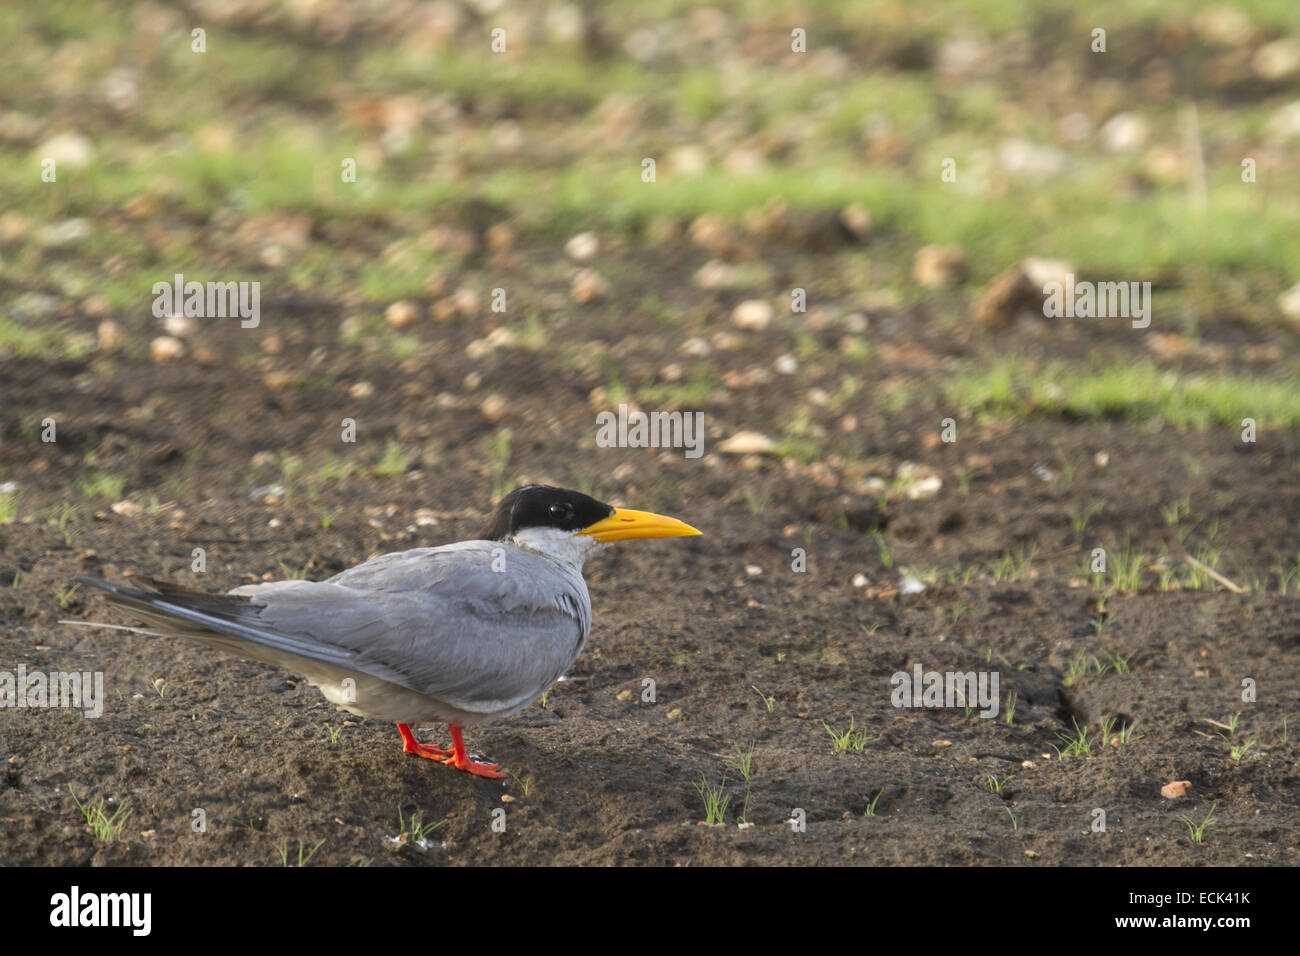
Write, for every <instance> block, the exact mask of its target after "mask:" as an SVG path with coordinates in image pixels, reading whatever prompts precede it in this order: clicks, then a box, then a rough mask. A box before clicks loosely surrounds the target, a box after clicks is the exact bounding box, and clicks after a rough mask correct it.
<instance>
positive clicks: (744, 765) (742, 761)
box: [727, 740, 754, 823]
mask: <svg viewBox="0 0 1300 956" xmlns="http://www.w3.org/2000/svg"><path fill="white" fill-rule="evenodd" d="M735 748H736V754H735V756H734V757H732V758H731V759H730V760H728V761H727V762H728V763H729V764H730V765H731V766H732V768H733V769H734V770H735V771H736V772H737V773H739V774H740V777H741V779H742V780H744V781H745V799H744V801H743V802H742V803H741V805H740V820H739V822H741V823H748V822H749V782H750V778H751V777H752V776H753V774H754V742H753V741H752V740H751V741H750V742H749V749H748V750H741V749H740V744H736V745H735Z"/></svg>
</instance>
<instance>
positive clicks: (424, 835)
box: [397, 805, 447, 846]
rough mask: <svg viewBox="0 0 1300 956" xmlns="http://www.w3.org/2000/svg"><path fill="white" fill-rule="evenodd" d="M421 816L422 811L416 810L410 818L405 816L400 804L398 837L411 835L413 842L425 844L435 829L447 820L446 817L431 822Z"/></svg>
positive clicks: (398, 809) (398, 810)
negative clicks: (425, 820)
mask: <svg viewBox="0 0 1300 956" xmlns="http://www.w3.org/2000/svg"><path fill="white" fill-rule="evenodd" d="M421 818H422V814H421V812H420V811H419V810H416V811H415V813H413V814H412V815H411V818H410V819H409V820H408V819H406V817H405V816H403V814H402V808H401V806H400V805H399V806H398V808H397V834H398V835H397V838H398V839H399V840H401V839H402V837H403V836H407V835H409V839H410V840H411V841H412V842H414V843H416V844H418V845H421V846H423V845H424V844H425V843H427V842H428V839H429V837H430V835H431V834H432V833H433V831H435V830H437V829H438V828H439V827H440V826H442V825H443V824H444V823H446V822H447V820H446V819H445V818H444V819H442V820H434V821H432V822H429V823H424V822H422V819H421Z"/></svg>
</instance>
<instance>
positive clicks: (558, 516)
mask: <svg viewBox="0 0 1300 956" xmlns="http://www.w3.org/2000/svg"><path fill="white" fill-rule="evenodd" d="M551 517H552V518H554V519H555V520H556V521H568V520H569V519H570V518H572V517H573V505H571V504H569V503H568V502H567V501H561V502H560V503H558V504H554V505H551Z"/></svg>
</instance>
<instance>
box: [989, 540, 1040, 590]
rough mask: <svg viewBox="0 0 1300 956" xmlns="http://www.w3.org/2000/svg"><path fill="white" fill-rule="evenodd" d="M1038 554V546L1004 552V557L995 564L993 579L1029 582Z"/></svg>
mask: <svg viewBox="0 0 1300 956" xmlns="http://www.w3.org/2000/svg"><path fill="white" fill-rule="evenodd" d="M1036 554H1038V547H1037V545H1030V546H1029V547H1027V548H1023V547H1022V548H1017V549H1016V550H1015V551H1014V552H1012V551H1003V552H1002V556H1001V557H999V558H998V559H997V561H995V562H994V563H993V579H994V580H995V581H1024V580H1027V579H1028V578H1029V570H1030V567H1031V566H1032V565H1033V562H1034V556H1035V555H1036Z"/></svg>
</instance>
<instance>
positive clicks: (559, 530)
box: [483, 485, 700, 567]
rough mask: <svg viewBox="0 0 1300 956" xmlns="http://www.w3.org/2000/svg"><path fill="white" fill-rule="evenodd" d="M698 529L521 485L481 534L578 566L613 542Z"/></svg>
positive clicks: (560, 490)
mask: <svg viewBox="0 0 1300 956" xmlns="http://www.w3.org/2000/svg"><path fill="white" fill-rule="evenodd" d="M699 533H700V532H699V531H697V530H696V529H695V528H692V527H691V526H690V525H688V524H685V523H684V522H681V521H678V520H677V519H676V518H669V517H666V516H665V515H657V514H653V513H651V512H649V511H631V510H629V509H626V508H615V507H613V506H612V505H607V504H605V503H604V502H603V501H597V500H596V499H595V498H592V497H590V496H589V495H584V494H582V493H581V492H579V491H569V490H568V489H565V488H552V487H550V486H549V485H524V486H523V487H521V488H516V489H515V490H514V491H512V492H510V494H508V495H506V496H505V497H504V498H502V499H501V503H500V504H499V505H497V510H496V513H495V514H494V515H493V516H492V523H491V524H490V525H488V528H487V530H486V531H485V532H484V533H483V538H484V539H485V540H488V541H509V542H511V543H513V544H517V545H519V546H520V547H523V548H528V549H530V550H532V551H540V552H542V553H543V554H548V555H550V556H551V557H554V558H558V559H560V560H565V561H570V562H572V563H574V564H577V565H578V566H579V567H581V566H582V562H583V560H584V559H585V558H586V557H587V555H589V554H591V553H592V552H594V551H597V550H599V549H600V548H601V546H603V545H607V544H613V543H614V542H616V541H628V540H630V539H632V538H678V537H684V536H687V535H695V534H699Z"/></svg>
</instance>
